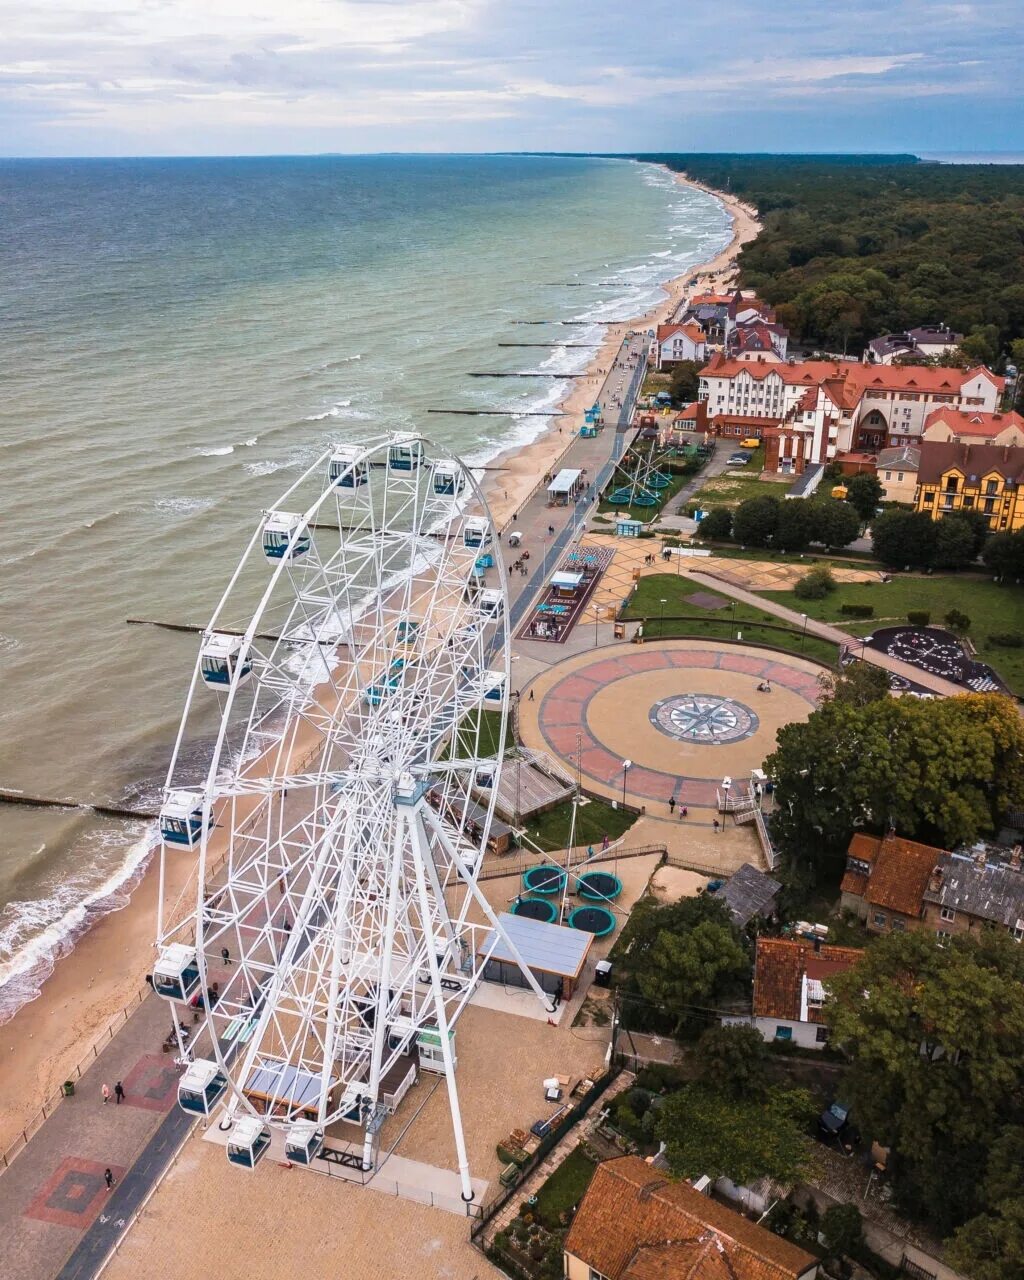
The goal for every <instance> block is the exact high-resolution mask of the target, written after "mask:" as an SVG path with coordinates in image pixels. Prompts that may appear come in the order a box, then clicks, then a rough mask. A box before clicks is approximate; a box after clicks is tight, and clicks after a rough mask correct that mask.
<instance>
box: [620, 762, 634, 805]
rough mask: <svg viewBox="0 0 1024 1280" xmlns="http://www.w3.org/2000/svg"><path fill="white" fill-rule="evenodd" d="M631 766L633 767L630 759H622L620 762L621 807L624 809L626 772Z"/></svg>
mask: <svg viewBox="0 0 1024 1280" xmlns="http://www.w3.org/2000/svg"><path fill="white" fill-rule="evenodd" d="M632 767H633V761H632V760H623V762H622V807H623V809H625V807H626V774H627V773H629V771H630V769H632Z"/></svg>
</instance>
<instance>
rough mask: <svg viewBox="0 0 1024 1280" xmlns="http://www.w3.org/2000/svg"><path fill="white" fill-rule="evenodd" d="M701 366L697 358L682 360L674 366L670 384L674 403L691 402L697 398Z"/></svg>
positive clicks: (669, 388) (669, 387)
mask: <svg viewBox="0 0 1024 1280" xmlns="http://www.w3.org/2000/svg"><path fill="white" fill-rule="evenodd" d="M701 367H702V366H701V364H700V363H699V362H698V361H696V360H680V361H679V363H678V364H677V365H676V366H675V367H674V368H673V370H672V374H671V377H670V378H669V384H668V391H669V395H670V396H671V397H672V403H673V404H689V403H690V402H691V401H693V400H696V399H697V392H698V391H699V390H700V371H701Z"/></svg>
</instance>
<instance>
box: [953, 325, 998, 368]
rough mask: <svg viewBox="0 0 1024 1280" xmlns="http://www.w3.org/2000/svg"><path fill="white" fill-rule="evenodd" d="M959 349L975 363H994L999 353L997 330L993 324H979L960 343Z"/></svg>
mask: <svg viewBox="0 0 1024 1280" xmlns="http://www.w3.org/2000/svg"><path fill="white" fill-rule="evenodd" d="M960 350H961V351H962V352H963V353H964V355H965V356H968V357H969V358H970V359H971V360H973V361H975V362H976V363H979V364H992V363H994V361H995V358H996V356H997V355H998V354H999V330H998V329H997V328H996V326H995V325H994V324H986V325H979V326H978V328H977V329H974V330H973V331H972V332H971V333H969V334H968V335H967V337H966V338H964V340H963V342H961V343H960Z"/></svg>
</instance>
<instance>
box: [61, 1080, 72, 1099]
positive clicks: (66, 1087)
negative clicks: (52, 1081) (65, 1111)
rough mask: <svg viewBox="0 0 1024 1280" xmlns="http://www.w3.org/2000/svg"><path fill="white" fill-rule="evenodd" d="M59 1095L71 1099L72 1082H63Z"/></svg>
mask: <svg viewBox="0 0 1024 1280" xmlns="http://www.w3.org/2000/svg"><path fill="white" fill-rule="evenodd" d="M61 1093H63V1095H64V1097H65V1098H73V1097H74V1096H75V1082H74V1080H65V1081H64V1084H63V1085H62V1086H61Z"/></svg>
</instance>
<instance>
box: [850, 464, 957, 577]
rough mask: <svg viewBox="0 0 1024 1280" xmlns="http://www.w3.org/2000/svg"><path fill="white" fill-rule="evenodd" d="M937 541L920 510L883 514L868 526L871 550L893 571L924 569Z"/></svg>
mask: <svg viewBox="0 0 1024 1280" xmlns="http://www.w3.org/2000/svg"><path fill="white" fill-rule="evenodd" d="M855 478H859V477H855ZM937 538H938V531H937V526H936V524H935V521H934V520H932V518H931V516H929V515H928V514H927V513H926V512H924V511H886V512H885V513H884V514H883V515H880V516H879V517H878V519H877V520H875V522H874V524H873V525H872V526H871V549H872V550H873V551H874V553H875V555H876V556H877V557H878V559H879V560H881V561H882V563H883V564H887V565H891V566H892V567H893V568H902V567H903V566H904V565H907V566H909V567H910V568H912V569H925V568H927V567H928V566H929V565H930V564H931V562H932V558H933V556H934V554H935V544H936V540H937Z"/></svg>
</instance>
